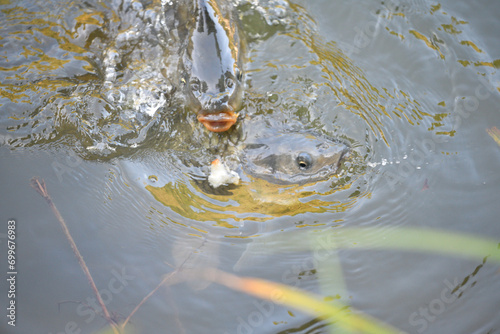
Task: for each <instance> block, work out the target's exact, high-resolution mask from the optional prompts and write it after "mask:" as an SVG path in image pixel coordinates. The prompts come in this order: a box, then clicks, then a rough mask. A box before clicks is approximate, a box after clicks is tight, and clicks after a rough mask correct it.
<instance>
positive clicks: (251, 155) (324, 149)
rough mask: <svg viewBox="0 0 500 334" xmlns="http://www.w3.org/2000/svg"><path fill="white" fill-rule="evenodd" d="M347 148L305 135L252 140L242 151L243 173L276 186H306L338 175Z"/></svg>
mask: <svg viewBox="0 0 500 334" xmlns="http://www.w3.org/2000/svg"><path fill="white" fill-rule="evenodd" d="M348 153H349V147H348V146H347V145H346V144H345V143H343V142H341V141H337V140H333V139H329V138H326V137H323V136H316V135H311V134H305V133H283V134H280V135H277V136H273V137H264V138H256V139H255V140H253V141H250V142H247V143H246V144H245V148H244V149H243V159H242V160H243V161H244V166H243V169H244V170H245V172H247V173H248V174H250V175H253V176H255V177H258V178H263V179H266V180H267V181H269V182H272V183H276V184H306V183H311V182H316V181H320V180H325V179H328V178H329V177H331V176H332V175H335V174H337V173H338V171H339V168H340V165H341V163H342V162H343V161H344V160H345V158H346V157H347V156H348Z"/></svg>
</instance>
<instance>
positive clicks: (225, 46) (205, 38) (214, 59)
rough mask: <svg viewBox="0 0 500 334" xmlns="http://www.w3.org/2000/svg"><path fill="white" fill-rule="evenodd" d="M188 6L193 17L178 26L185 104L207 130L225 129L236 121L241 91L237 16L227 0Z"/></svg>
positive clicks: (201, 0) (206, 0)
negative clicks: (181, 43) (183, 44)
mask: <svg viewBox="0 0 500 334" xmlns="http://www.w3.org/2000/svg"><path fill="white" fill-rule="evenodd" d="M190 6H191V8H189V9H188V12H189V13H191V16H192V18H191V19H190V20H186V22H187V24H186V26H185V27H179V29H180V30H183V31H184V34H182V33H181V35H184V36H183V37H182V36H181V38H184V41H185V43H186V45H185V48H184V49H183V52H182V55H181V71H182V82H183V86H184V87H183V88H184V94H185V96H186V98H187V105H188V108H190V109H191V110H193V111H194V112H196V114H197V118H198V120H199V121H200V122H201V123H202V124H203V125H204V126H205V127H206V128H207V129H208V130H210V131H213V132H223V131H227V130H229V129H230V128H231V126H232V125H233V124H234V123H236V121H237V118H238V114H237V111H238V109H239V108H240V105H241V99H242V95H243V85H242V78H243V72H242V62H243V53H244V52H243V44H242V40H241V38H240V35H239V30H238V24H237V23H238V18H237V17H236V14H235V10H234V5H233V4H232V3H231V2H229V1H227V0H217V1H215V0H191V4H190ZM179 8H180V7H179ZM189 13H187V14H186V15H189ZM193 13H194V14H195V15H194V16H193V15H192V14H193ZM179 22H181V20H179Z"/></svg>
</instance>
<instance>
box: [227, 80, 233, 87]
mask: <svg viewBox="0 0 500 334" xmlns="http://www.w3.org/2000/svg"><path fill="white" fill-rule="evenodd" d="M226 87H227V88H233V87H234V80H233V79H231V78H227V79H226Z"/></svg>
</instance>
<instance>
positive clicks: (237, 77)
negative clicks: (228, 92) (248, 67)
mask: <svg viewBox="0 0 500 334" xmlns="http://www.w3.org/2000/svg"><path fill="white" fill-rule="evenodd" d="M241 78H243V73H241V71H240V70H236V79H237V80H238V81H241Z"/></svg>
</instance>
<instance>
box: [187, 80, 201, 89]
mask: <svg viewBox="0 0 500 334" xmlns="http://www.w3.org/2000/svg"><path fill="white" fill-rule="evenodd" d="M189 86H190V87H191V90H192V91H195V92H199V91H200V80H198V78H193V79H191V81H190V82H189Z"/></svg>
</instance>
